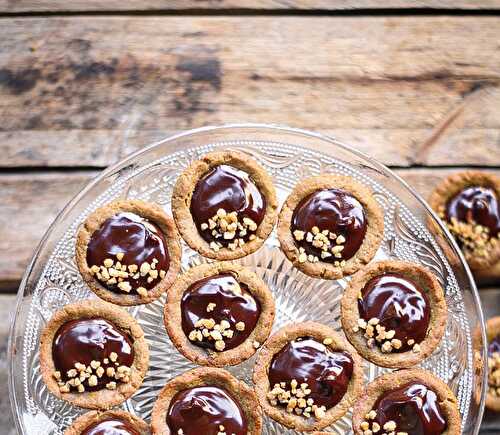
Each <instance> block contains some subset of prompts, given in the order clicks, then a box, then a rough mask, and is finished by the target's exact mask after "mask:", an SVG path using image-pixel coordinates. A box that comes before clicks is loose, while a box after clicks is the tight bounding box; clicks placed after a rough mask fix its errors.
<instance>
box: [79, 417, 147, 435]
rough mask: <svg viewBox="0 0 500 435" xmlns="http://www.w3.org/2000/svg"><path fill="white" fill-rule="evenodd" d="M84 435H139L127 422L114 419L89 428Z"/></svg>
mask: <svg viewBox="0 0 500 435" xmlns="http://www.w3.org/2000/svg"><path fill="white" fill-rule="evenodd" d="M82 435H139V432H138V431H137V430H135V429H134V428H133V427H132V426H131V425H130V424H129V423H128V422H127V421H125V420H122V419H121V418H119V417H112V418H108V419H106V420H102V421H98V422H97V423H94V424H92V425H90V426H89V427H87V428H86V429H85V430H84V431H83V432H82Z"/></svg>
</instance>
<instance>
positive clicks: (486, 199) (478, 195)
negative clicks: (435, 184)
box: [446, 186, 500, 237]
mask: <svg viewBox="0 0 500 435" xmlns="http://www.w3.org/2000/svg"><path fill="white" fill-rule="evenodd" d="M453 217H454V218H456V219H457V220H458V221H460V222H474V223H476V224H479V225H482V226H484V227H487V228H488V229H489V230H490V231H489V234H490V236H491V237H496V236H497V235H498V232H499V231H500V202H499V201H498V198H497V195H496V193H495V191H494V190H493V189H490V188H487V187H479V186H472V187H467V188H466V189H464V190H462V191H461V192H459V193H458V194H456V195H455V196H454V197H452V198H451V199H450V200H449V201H448V203H447V204H446V219H447V220H448V221H450V220H451V218H453Z"/></svg>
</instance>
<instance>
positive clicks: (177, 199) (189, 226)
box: [172, 151, 278, 260]
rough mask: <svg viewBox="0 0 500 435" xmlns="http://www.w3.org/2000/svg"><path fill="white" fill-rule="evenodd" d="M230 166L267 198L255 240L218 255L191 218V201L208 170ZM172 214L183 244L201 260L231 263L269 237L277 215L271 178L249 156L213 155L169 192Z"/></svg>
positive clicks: (195, 165) (195, 164)
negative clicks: (240, 171)
mask: <svg viewBox="0 0 500 435" xmlns="http://www.w3.org/2000/svg"><path fill="white" fill-rule="evenodd" d="M223 164H224V165H230V166H233V167H235V168H237V169H240V170H243V171H245V172H246V173H247V174H248V175H250V177H251V179H252V180H253V182H254V183H255V185H256V186H257V187H258V189H259V191H260V193H261V194H262V195H263V196H264V197H265V198H266V210H265V214H264V218H263V219H262V222H261V223H260V224H259V226H258V227H257V230H256V232H255V236H256V238H255V239H253V240H249V241H247V242H246V243H245V244H244V245H243V246H239V247H237V248H236V249H234V250H231V249H229V248H228V247H222V248H220V249H219V250H218V251H217V252H216V251H214V250H213V249H212V248H211V247H210V244H209V243H208V242H207V241H206V240H204V239H203V237H201V235H200V233H199V232H198V228H197V227H196V224H195V222H194V220H193V217H192V214H191V210H190V208H191V197H192V196H193V192H194V189H195V187H196V183H197V182H198V180H199V179H200V178H201V177H203V176H204V175H205V174H206V173H207V172H208V171H209V170H210V169H212V168H214V167H217V166H219V165H223ZM172 213H173V215H174V219H175V223H176V225H177V228H178V230H179V232H180V234H181V236H182V238H183V239H184V240H185V242H186V243H187V244H188V245H189V246H190V247H191V248H192V249H194V250H195V251H197V252H198V253H199V254H201V255H203V256H204V257H207V258H211V259H215V260H234V259H236V258H241V257H244V256H246V255H248V254H251V253H253V252H255V251H256V250H257V249H259V248H260V247H261V246H262V244H263V243H264V241H265V240H266V239H267V238H268V237H269V234H270V233H271V231H272V229H273V227H274V224H275V222H276V218H277V215H278V200H277V198H276V191H275V189H274V185H273V183H272V180H271V178H270V176H269V175H268V174H267V173H266V171H265V170H264V169H263V168H262V167H261V166H260V165H259V164H258V163H257V162H256V161H255V160H253V159H252V158H251V157H250V156H249V155H248V154H244V153H241V152H237V151H215V152H211V153H208V154H206V155H205V156H203V157H202V158H201V159H200V160H196V161H195V162H193V163H191V165H190V166H189V167H188V168H187V169H186V170H185V171H184V172H183V173H182V174H181V175H180V176H179V178H178V179H177V182H176V183H175V186H174V189H173V192H172Z"/></svg>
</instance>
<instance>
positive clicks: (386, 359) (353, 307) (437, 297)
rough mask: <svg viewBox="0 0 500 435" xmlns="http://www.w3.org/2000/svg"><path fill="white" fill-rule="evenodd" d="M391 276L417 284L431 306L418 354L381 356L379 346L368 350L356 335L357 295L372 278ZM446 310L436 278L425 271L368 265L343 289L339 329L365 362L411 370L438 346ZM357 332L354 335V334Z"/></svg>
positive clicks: (400, 264) (393, 263)
mask: <svg viewBox="0 0 500 435" xmlns="http://www.w3.org/2000/svg"><path fill="white" fill-rule="evenodd" d="M391 272H395V273H398V274H401V275H403V276H407V277H408V278H410V279H411V280H412V281H414V282H415V283H417V284H418V285H419V286H420V287H421V288H422V289H423V290H424V291H425V292H426V294H427V296H428V298H429V302H430V305H431V307H430V308H431V317H430V321H429V326H428V328H427V335H426V338H425V339H424V340H423V341H422V342H421V343H418V344H419V346H420V351H419V352H417V351H416V350H415V351H413V350H408V351H406V352H399V353H397V352H394V353H384V352H382V351H381V350H380V348H379V346H377V345H375V346H373V347H372V348H370V347H368V345H367V340H366V339H365V337H364V336H363V332H362V329H360V330H359V331H357V328H358V320H359V318H360V317H359V310H358V295H359V293H360V292H361V290H362V289H363V288H364V286H365V285H366V283H367V282H368V281H370V280H371V279H372V278H374V277H376V276H380V275H382V274H384V273H391ZM446 319H447V307H446V301H445V298H444V293H443V289H442V287H441V285H440V284H439V282H438V280H437V279H436V277H435V276H434V275H433V274H432V273H431V272H429V270H428V269H426V268H425V267H422V266H420V265H418V264H414V263H408V262H404V261H395V260H386V261H379V262H376V263H372V264H370V265H369V266H367V267H366V268H365V269H363V270H361V271H360V272H358V273H357V274H355V275H354V276H353V278H352V280H351V282H350V283H349V286H348V287H347V288H346V290H345V292H344V295H343V297H342V301H341V320H342V328H343V330H344V333H345V334H346V337H347V339H348V340H349V341H350V342H351V344H352V345H353V346H354V347H355V348H356V350H357V351H358V352H359V353H360V354H361V355H362V356H363V357H364V358H366V359H367V360H368V361H370V362H372V363H375V364H377V365H379V366H382V367H391V368H407V367H412V366H414V365H415V364H417V363H419V362H420V361H422V360H424V359H425V358H427V357H428V356H429V355H430V354H431V353H432V352H433V351H434V349H435V348H436V347H437V346H438V345H439V342H440V341H441V338H442V337H443V334H444V330H445V327H446ZM355 331H357V332H355Z"/></svg>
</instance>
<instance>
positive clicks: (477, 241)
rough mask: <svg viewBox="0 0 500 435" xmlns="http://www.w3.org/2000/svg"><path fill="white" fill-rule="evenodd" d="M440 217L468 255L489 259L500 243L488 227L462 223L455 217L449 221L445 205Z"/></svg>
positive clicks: (473, 223) (440, 209)
mask: <svg viewBox="0 0 500 435" xmlns="http://www.w3.org/2000/svg"><path fill="white" fill-rule="evenodd" d="M438 216H439V217H440V218H441V219H442V220H443V222H445V224H446V226H447V227H448V229H449V230H450V232H451V233H452V234H453V235H454V236H455V237H456V238H457V239H458V241H459V242H460V244H461V248H462V250H463V251H464V252H465V253H466V254H468V255H471V256H475V257H480V258H488V256H489V255H490V252H491V251H492V250H493V249H495V248H496V247H497V245H498V243H500V239H499V237H492V235H491V234H490V230H489V228H488V227H485V226H483V225H480V224H478V223H476V222H475V221H474V220H470V221H468V222H462V221H459V220H457V219H456V218H455V217H452V218H451V219H450V220H448V219H447V218H446V211H445V206H444V205H442V206H440V207H439V209H438Z"/></svg>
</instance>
